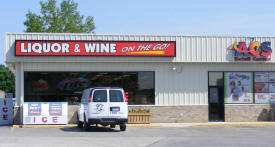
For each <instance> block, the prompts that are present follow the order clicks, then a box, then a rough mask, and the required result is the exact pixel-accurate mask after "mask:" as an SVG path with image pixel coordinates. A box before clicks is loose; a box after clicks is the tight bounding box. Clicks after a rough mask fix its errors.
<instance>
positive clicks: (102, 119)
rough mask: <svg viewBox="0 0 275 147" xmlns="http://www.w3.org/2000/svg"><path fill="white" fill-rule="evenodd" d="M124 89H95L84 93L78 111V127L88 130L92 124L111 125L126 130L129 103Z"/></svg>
mask: <svg viewBox="0 0 275 147" xmlns="http://www.w3.org/2000/svg"><path fill="white" fill-rule="evenodd" d="M127 101H128V100H127V98H126V96H125V93H124V90H123V89H122V88H115V87H113V88H112V87H95V88H89V89H86V90H84V91H83V93H82V99H81V103H80V107H79V110H78V127H79V128H82V127H84V129H85V130H88V129H89V127H90V125H91V124H95V125H97V124H101V125H103V126H107V125H110V126H111V128H115V126H116V125H120V130H121V131H125V130H126V123H127V122H128V102H127Z"/></svg>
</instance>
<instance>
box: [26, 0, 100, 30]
mask: <svg viewBox="0 0 275 147" xmlns="http://www.w3.org/2000/svg"><path fill="white" fill-rule="evenodd" d="M40 5H41V11H40V13H41V15H37V14H35V13H32V12H31V11H29V12H28V13H27V14H26V18H27V19H26V21H25V22H24V25H25V26H26V27H27V28H26V30H25V32H57V33H90V32H93V30H94V29H95V25H94V18H93V17H91V16H88V17H86V18H85V17H84V16H83V15H80V13H79V11H78V10H77V5H78V4H77V3H75V2H74V1H73V0H63V1H62V2H61V4H60V7H57V6H56V0H48V1H47V2H43V1H40ZM84 19H85V21H84Z"/></svg>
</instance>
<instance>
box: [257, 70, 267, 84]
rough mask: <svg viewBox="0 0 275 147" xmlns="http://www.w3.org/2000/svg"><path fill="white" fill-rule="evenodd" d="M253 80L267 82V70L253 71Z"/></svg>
mask: <svg viewBox="0 0 275 147" xmlns="http://www.w3.org/2000/svg"><path fill="white" fill-rule="evenodd" d="M254 78H255V82H268V72H255V74H254Z"/></svg>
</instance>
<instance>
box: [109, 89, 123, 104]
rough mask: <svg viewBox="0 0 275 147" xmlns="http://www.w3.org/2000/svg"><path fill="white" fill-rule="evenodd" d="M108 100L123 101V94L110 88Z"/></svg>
mask: <svg viewBox="0 0 275 147" xmlns="http://www.w3.org/2000/svg"><path fill="white" fill-rule="evenodd" d="M110 102H123V95H122V92H121V91H120V90H110Z"/></svg>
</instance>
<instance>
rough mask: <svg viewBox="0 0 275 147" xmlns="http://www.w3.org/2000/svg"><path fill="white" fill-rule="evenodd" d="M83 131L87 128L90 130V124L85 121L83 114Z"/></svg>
mask: <svg viewBox="0 0 275 147" xmlns="http://www.w3.org/2000/svg"><path fill="white" fill-rule="evenodd" d="M83 127H84V129H85V131H88V130H89V128H90V124H89V123H88V122H87V121H86V117H85V114H84V125H83Z"/></svg>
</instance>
